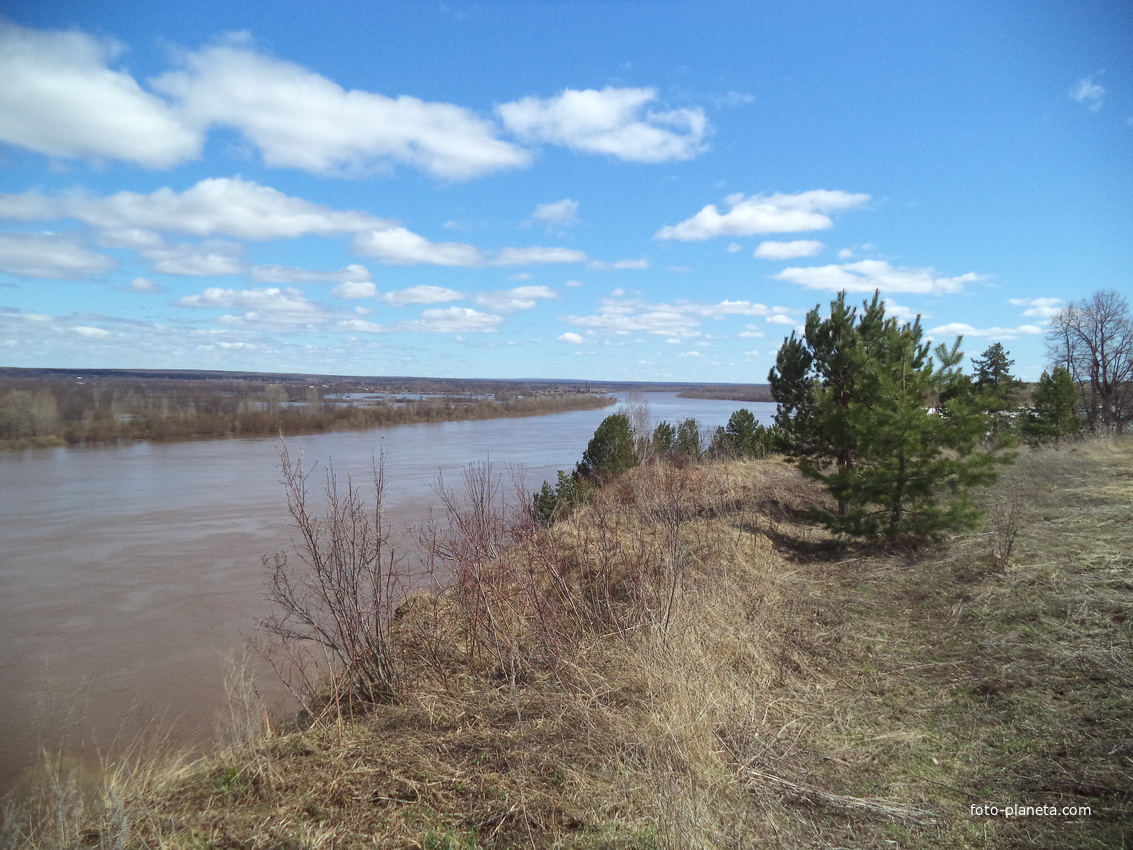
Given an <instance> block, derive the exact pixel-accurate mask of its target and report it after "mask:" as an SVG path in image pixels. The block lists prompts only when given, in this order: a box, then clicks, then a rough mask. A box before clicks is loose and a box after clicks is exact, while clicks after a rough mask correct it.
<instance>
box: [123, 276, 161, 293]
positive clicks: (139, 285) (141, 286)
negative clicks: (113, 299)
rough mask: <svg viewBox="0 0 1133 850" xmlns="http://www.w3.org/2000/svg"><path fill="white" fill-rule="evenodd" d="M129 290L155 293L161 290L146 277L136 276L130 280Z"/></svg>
mask: <svg viewBox="0 0 1133 850" xmlns="http://www.w3.org/2000/svg"><path fill="white" fill-rule="evenodd" d="M128 288H129V290H130V291H131V292H144V293H155V292H161V287H160V286H158V285H157V284H156V283H154V282H153V281H152V280H150V279H149V278H146V277H136V278H134V279H133V280H132V281H130V285H129V287H128Z"/></svg>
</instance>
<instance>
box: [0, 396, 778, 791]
mask: <svg viewBox="0 0 1133 850" xmlns="http://www.w3.org/2000/svg"><path fill="white" fill-rule="evenodd" d="M644 397H645V399H646V400H647V401H648V403H649V406H650V412H651V419H652V421H653V423H654V424H655V423H656V422H659V421H662V420H667V421H669V422H673V423H674V424H675V423H676V422H678V421H679V420H682V419H685V418H688V417H694V418H696V419H697V421H698V422H699V423H700V424H702V425H708V426H711V427H715V426H716V425H722V424H724V423H725V422H727V419H728V417H729V416H730V415H731V413H732V412H733V411H734V410H737V409H739V408H741V407H746V408H748V409H749V410H751V411H752V412H753V413H754V414H755V415H756V417H757V418H758V419H759V420H760V421H762V422H765V423H769V422H770V421H771V418H772V417H773V415H774V405H772V404H766V403H753V402H731V401H716V400H704V399H680V398H677V397H676V395H675V394H673V393H647V394H644ZM613 411H614V408H605V409H601V410H586V411H573V412H568V413H557V414H550V415H547V416H539V417H526V418H521V419H488V420H480V421H473V422H444V423H435V424H416V425H400V426H396V427H392V428H382V429H374V430H369V431H361V432H339V433H329V434H316V435H304V436H297V437H292V438H289V439H288V440H287V445H288V448H289V451H290V452H291V454H292V457H294V456H295V455H296V454H298V453H300V452H302V453H303V455H304V458H305V464H306V465H307V466H308V467H310V466H311V464H312V463H314V462H316V461H317V462H319V463H320V464H325V463H326V462H327V461H328V460H330V461H332V462H333V465H334V468H335V470H336V472H337V473H339V474H340V475H344V474H347V473H349V474H350V475H351V476H353V478H354V480H355V482H356V483H360V484H362V485H367V484H368V483H369V481H370V479H371V468H372V462H373V459H374V457H375V455H377V454H378V453H379V452H384V455H385V458H386V499H385V507H386V508H387V511H388V513H389V516H390V518H391V520H392V522H393V524H394V526H395V527H396V528H401V529H406V528H408V527H409V526H410V525H412V524H413V523H414V522H417V521H418V520H420V519H421V518H422V517H423V516H424V515H425V514H426V512H427V511H428V508H429V506H430V505H431V504H434V503H435V502H436V501H437V499H436V496H435V494H434V486H435V484H436V481H437V477H438V475H439V474H440V475H443V476H444V478H445V481H446V484H447V485H448V486H450V487H451V486H454V485H459V483H460V474H461V470H462V469H463V468H464V467H465V466H466V465H468V464H470V463H474V462H477V461H485V460H490V461H491V462H492V464H493V467H494V469H495V471H496V472H500V473H503V474H504V475H505V477H506V474H507V470H508V468H509V467H511V468H522V469H524V470H525V473H526V476H527V482H528V489H529V490H534V489H536V488H537V487H538V486H539V485H540V484H541V483H542V481H543V480H544V479H549V480H551V481H554V478H555V471H556V470H557V469H567V470H569V469H572V468H573V467H574V464H575V463H576V462H577V461H578V459H579V458H580V457H581V455H582V452H583V450H584V449H585V448H586V443H587V441H588V440H589V439H590V437H591V436H592V435H593V433H594V429H595V428H596V427H597V426H598V424H599V423H600V422H601V421H602V419H603V418H605V417H606V416H608V415H610V413H612V412H613ZM277 444H278V441H277V440H274V439H246V440H245V439H239V440H237V439H234V440H208V441H196V442H181V443H135V444H131V445H124V446H116V447H102V448H81V449H76V448H60V449H34V450H25V451H19V452H9V453H4V454H0V541H2V547H0V683H2V684H0V793H3V792H4V791H5V790H7V789H9V788H11V787H13V786H14V784H15V783H16V782H17V779H18V777H20V776H21V775H22V774H23V773H25V772H26V771H27V770H28V768H29V767H31V766H32V765H33V764H34V761H35V759H36V758H37V754H38V753H39V752H41V751H42V749H43V748H44V747H46V748H48V749H56V748H62V749H64V750H66V751H69V752H73V753H74V754H76V756H81V757H84V758H91V757H94V756H96V755H97V754H100V753H107V752H110V753H113V752H117V751H120V750H121V749H122V748H123V746H124V745H125V743H126V742H128V741H130V740H132V739H133V738H136V737H137V736H138V735H139V734H140V733H142V732H143V730H147V729H153V728H155V727H158V726H159V727H162V728H164V729H168V730H170V735H171V737H172V739H173V740H174V741H175V742H177V743H180V744H184V745H193V744H197V745H199V744H202V743H203V742H206V741H208V740H210V739H211V735H212V733H213V725H214V723H215V722H216V720H217V717H218V715H219V713H220V711H221V710H222V709H223V707H224V705H225V692H224V685H223V681H224V670H225V665H226V663H227V662H226V659H228V658H233V657H236V656H239V655H240V654H241V653H242V651H243V650H244V647H245V646H246V645H247V640H248V637H249V636H250V635H251V633H252V632H253V630H254V628H255V621H256V618H257V617H258V616H262V615H263V614H266V613H267V608H266V603H265V602H264V601H263V588H264V583H263V580H264V572H263V568H262V565H261V557H262V556H263V555H265V554H267V553H271V552H275V551H278V550H279V549H281V548H285V547H286V546H287V545H288V543H289V534H288V526H287V522H286V519H287V517H286V503H285V500H284V494H283V488H282V485H281V483H280V471H279V457H278V453H277V451H278V445H277ZM319 481H321V477H320V476H319V475H318V474H316V476H315V478H314V479H312V482H313V483H318V482H319ZM363 490H364V492H367V493H368V494H369V491H368V489H367V487H366V486H363ZM269 690H270V688H269Z"/></svg>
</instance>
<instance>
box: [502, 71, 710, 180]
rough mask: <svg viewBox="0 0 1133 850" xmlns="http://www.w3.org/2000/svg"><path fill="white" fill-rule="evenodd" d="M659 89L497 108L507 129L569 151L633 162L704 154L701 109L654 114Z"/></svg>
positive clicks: (590, 93)
mask: <svg viewBox="0 0 1133 850" xmlns="http://www.w3.org/2000/svg"><path fill="white" fill-rule="evenodd" d="M656 100H657V92H656V91H655V90H654V89H648V88H639V89H627V88H622V89H619V88H612V87H607V88H604V89H602V90H601V91H598V90H596V89H585V90H578V89H567V90H566V91H564V92H563V93H562V94H560V95H558V96H556V97H551V98H545V99H540V98H535V97H526V98H523V99H522V100H518V101H515V102H512V103H505V104H503V105H501V106H499V107H497V112H498V113H499V115H500V118H501V119H502V120H503V122H504V125H505V126H506V127H507V128H508V129H509V130H511V131H512V132H513V133H515V134H516V135H517V136H519V137H520V138H521V139H523V140H525V141H529V142H546V143H550V144H558V145H565V146H566V147H569V148H571V149H572V150H576V151H582V152H584V153H597V154H608V155H610V156H614V157H617V158H618V159H623V160H628V161H631V162H668V161H672V160H682V159H690V158H692V157H694V156H696V155H697V154H699V153H700V152H701V151H703V150H704V138H705V136H706V134H707V132H708V119H707V118H706V117H705V115H704V110H702V109H700V108H699V107H695V108H685V109H673V110H668V111H653V110H651V109H647V106H648V104H651V103H653V102H654V101H656Z"/></svg>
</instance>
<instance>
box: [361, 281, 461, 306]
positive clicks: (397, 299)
mask: <svg viewBox="0 0 1133 850" xmlns="http://www.w3.org/2000/svg"><path fill="white" fill-rule="evenodd" d="M463 297H464V293H463V292H457V291H456V290H455V289H446V288H445V287H443V286H428V285H426V284H419V285H418V286H411V287H409V288H408V289H395V290H394V291H393V292H387V293H386V294H385V295H383V296H381V299H380V300H382V301H384V302H386V303H387V304H392V305H393V306H395V307H404V306H405V305H406V304H441V303H444V302H445V301H456V300H457V299H460V298H463Z"/></svg>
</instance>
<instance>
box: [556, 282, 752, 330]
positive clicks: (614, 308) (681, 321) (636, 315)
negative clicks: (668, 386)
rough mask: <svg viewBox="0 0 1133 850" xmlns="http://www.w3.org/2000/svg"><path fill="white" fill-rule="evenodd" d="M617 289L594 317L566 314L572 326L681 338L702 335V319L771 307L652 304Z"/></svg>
mask: <svg viewBox="0 0 1133 850" xmlns="http://www.w3.org/2000/svg"><path fill="white" fill-rule="evenodd" d="M620 293H621V291H620V290H615V291H614V293H613V294H612V295H611V297H609V298H603V299H602V301H601V304H600V308H599V309H600V312H599V313H598V314H597V315H591V316H565V317H564V320H565V321H567V322H569V323H570V324H572V325H578V326H580V327H586V328H592V329H595V330H599V331H606V332H608V333H614V334H617V335H621V336H624V335H627V334H631V333H649V334H658V335H661V336H665V337H669V338H670V339H674V340H679V339H687V338H690V337H698V336H702V332H701V331H700V330H699V328H700V325H701V322H702V320H704V319H716V320H721V319H724V318H725V317H727V316H766V315H769V314H770V313H771V309H770V308H768V307H766V306H764V305H763V304H754V303H752V302H750V301H721V302H719V303H716V304H701V303H697V302H691V301H679V302H676V303H674V304H668V303H659V304H651V303H647V302H645V301H642V300H641V299H639V298H624V297H622V295H621V294H620Z"/></svg>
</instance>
